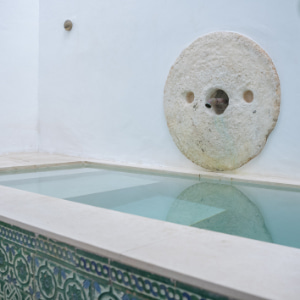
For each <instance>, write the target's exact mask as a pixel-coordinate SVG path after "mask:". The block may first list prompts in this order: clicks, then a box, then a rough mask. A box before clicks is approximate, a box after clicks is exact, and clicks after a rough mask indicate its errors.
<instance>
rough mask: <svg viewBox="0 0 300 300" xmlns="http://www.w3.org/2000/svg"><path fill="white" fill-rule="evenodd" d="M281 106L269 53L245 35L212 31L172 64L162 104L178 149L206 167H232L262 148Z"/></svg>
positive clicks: (245, 160)
mask: <svg viewBox="0 0 300 300" xmlns="http://www.w3.org/2000/svg"><path fill="white" fill-rule="evenodd" d="M279 107H280V83H279V78H278V75H277V72H276V69H275V66H274V64H273V62H272V60H271V59H270V57H269V56H268V55H267V53H266V52H265V51H264V50H263V49H262V48H261V47H260V46H258V45H257V44H256V43H255V42H254V41H252V40H250V39H249V38H247V37H245V36H242V35H240V34H237V33H233V32H215V33H211V34H208V35H205V36H203V37H200V38H199V39H197V40H196V41H195V42H194V43H192V44H191V45H190V46H189V47H188V48H186V49H185V50H184V51H183V52H182V53H181V54H180V56H179V57H178V58H177V60H176V62H175V64H174V65H173V66H172V68H171V70H170V72H169V76H168V79H167V81H166V85H165V92H164V108H165V115H166V119H167V123H168V127H169V130H170V133H171V135H172V137H173V140H174V142H175V143H176V145H177V147H178V148H179V149H180V151H181V152H182V153H183V154H184V155H185V156H186V157H187V158H189V159H190V160H191V161H193V162H194V163H196V164H198V165H200V166H202V167H204V168H206V169H210V170H214V171H221V170H233V169H236V168H238V167H240V166H242V165H243V164H245V163H246V162H248V161H249V160H250V159H252V158H253V157H255V156H256V155H258V154H259V153H260V151H261V150H262V149H263V147H264V145H265V143H266V140H267V138H268V136H269V134H270V132H271V131H272V130H273V128H274V126H275V124H276V122H277V118H278V114H279Z"/></svg>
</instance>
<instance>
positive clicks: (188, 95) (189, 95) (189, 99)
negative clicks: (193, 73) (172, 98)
mask: <svg viewBox="0 0 300 300" xmlns="http://www.w3.org/2000/svg"><path fill="white" fill-rule="evenodd" d="M185 99H186V102H188V103H192V102H193V101H194V99H195V95H194V93H193V92H187V93H186V96H185Z"/></svg>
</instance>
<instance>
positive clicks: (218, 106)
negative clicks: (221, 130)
mask: <svg viewBox="0 0 300 300" xmlns="http://www.w3.org/2000/svg"><path fill="white" fill-rule="evenodd" d="M208 96H209V97H208V99H207V100H206V103H205V106H206V107H207V108H209V109H212V110H213V111H214V112H215V113H216V114H217V115H221V114H222V113H224V111H225V109H226V108H227V106H228V104H229V97H228V95H227V94H226V92H225V91H223V90H221V89H217V90H214V91H213V92H212V93H211V94H210V95H208Z"/></svg>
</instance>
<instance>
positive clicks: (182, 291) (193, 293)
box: [175, 282, 229, 300]
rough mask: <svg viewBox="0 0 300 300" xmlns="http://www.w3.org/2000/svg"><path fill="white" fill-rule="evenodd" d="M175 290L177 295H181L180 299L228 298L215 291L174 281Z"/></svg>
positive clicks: (221, 299)
mask: <svg viewBox="0 0 300 300" xmlns="http://www.w3.org/2000/svg"><path fill="white" fill-rule="evenodd" d="M175 286H176V288H175V292H176V294H178V295H181V296H182V300H188V299H191V300H193V299H199V298H200V299H205V300H206V299H209V300H228V299H229V298H228V297H226V296H222V295H218V294H216V293H213V292H210V291H207V290H203V289H201V288H197V287H194V286H190V285H187V284H184V283H181V282H176V283H175Z"/></svg>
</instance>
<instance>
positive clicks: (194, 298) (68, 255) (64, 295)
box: [0, 222, 228, 300]
mask: <svg viewBox="0 0 300 300" xmlns="http://www.w3.org/2000/svg"><path fill="white" fill-rule="evenodd" d="M2 299H3V300H4V299H5V300H10V299H14V300H36V299H41V300H50V299H51V300H73V299H76V300H150V299H152V300H154V299H161V300H163V299H166V300H226V299H228V298H227V297H224V296H221V295H218V294H215V293H211V292H209V291H206V290H203V289H201V288H197V287H192V286H189V285H186V284H183V283H179V282H175V281H173V280H172V279H170V278H166V277H163V276H160V275H157V274H152V273H149V272H146V271H143V270H140V269H138V268H134V267H131V266H128V265H124V264H121V263H118V262H115V261H110V259H108V258H104V257H101V256H99V255H95V254H92V253H89V252H86V251H83V250H79V249H75V248H74V247H72V246H70V245H68V244H65V243H61V242H57V241H54V240H51V239H48V238H47V237H45V236H42V235H39V236H38V237H36V235H35V234H34V233H32V232H29V231H27V230H23V229H21V228H18V227H16V226H11V225H8V224H5V223H3V222H0V300H2Z"/></svg>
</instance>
